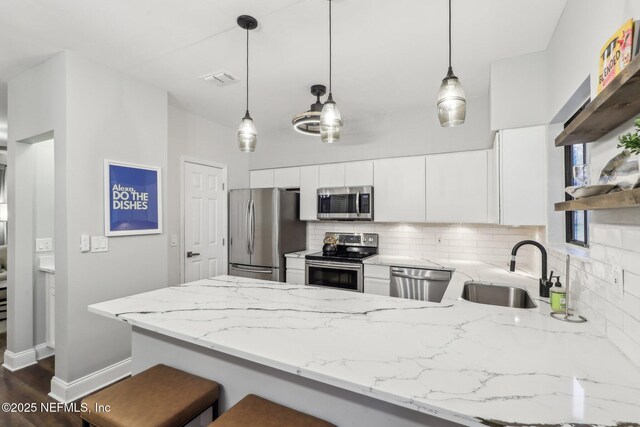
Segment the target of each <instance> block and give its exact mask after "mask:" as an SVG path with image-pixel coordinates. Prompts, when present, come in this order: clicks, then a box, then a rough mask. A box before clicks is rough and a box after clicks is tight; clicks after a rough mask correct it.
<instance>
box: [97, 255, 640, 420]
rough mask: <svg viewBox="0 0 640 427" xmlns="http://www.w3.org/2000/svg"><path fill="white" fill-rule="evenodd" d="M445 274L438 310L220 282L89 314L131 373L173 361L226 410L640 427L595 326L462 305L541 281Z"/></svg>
mask: <svg viewBox="0 0 640 427" xmlns="http://www.w3.org/2000/svg"><path fill="white" fill-rule="evenodd" d="M385 262H386V261H385ZM422 262H424V263H427V262H428V263H430V264H431V265H437V264H438V263H437V262H433V261H430V260H422ZM446 267H447V268H455V272H454V274H453V278H452V281H451V284H450V285H449V288H448V289H447V292H446V294H445V298H444V299H443V301H442V303H439V304H437V303H430V302H422V301H413V300H405V299H399V298H388V297H382V296H377V295H366V294H360V293H353V292H344V291H337V290H330V289H320V288H315V287H310V286H298V285H290V284H284V283H275V282H269V281H262V280H255V279H247V278H239V277H230V276H218V277H215V278H212V279H208V280H200V281H196V282H192V283H187V284H185V285H182V286H176V287H169V288H165V289H159V290H155V291H152V292H147V293H143V294H139V295H133V296H130V297H125V298H120V299H116V300H112V301H107V302H103V303H98V304H93V305H91V306H89V310H90V311H91V312H93V313H96V314H100V315H103V316H106V317H109V318H112V319H117V320H120V321H123V322H126V323H128V324H130V325H132V326H133V339H132V368H133V372H134V373H137V372H140V371H142V370H143V369H146V368H147V367H149V366H152V365H155V364H157V363H168V364H171V365H172V366H175V367H177V368H180V369H184V370H186V371H189V372H192V373H194V374H197V375H201V376H204V377H208V378H212V379H215V380H216V381H218V382H220V384H221V385H222V387H223V392H222V396H221V409H222V410H223V411H224V410H226V409H227V408H229V407H230V406H231V405H233V404H235V403H236V402H237V401H238V400H240V399H241V398H242V397H244V395H245V394H247V393H256V394H259V395H262V396H264V397H266V398H269V399H272V400H274V401H277V402H279V403H283V404H285V405H288V406H290V407H293V408H296V409H299V410H302V411H304V412H307V413H310V414H312V415H316V416H321V417H323V418H324V419H327V420H328V421H330V422H333V423H335V424H337V425H341V426H364V425H366V426H391V425H393V426H396V427H404V426H419V425H452V423H459V424H464V425H487V424H489V425H507V424H508V425H513V424H515V423H518V424H526V425H533V424H537V425H540V424H545V425H563V424H590V425H607V426H614V425H623V424H624V425H638V424H640V371H639V370H638V368H637V367H636V366H635V365H633V364H632V363H631V362H630V361H629V360H628V359H627V358H625V357H624V356H623V355H622V354H621V353H620V351H619V350H618V349H617V348H616V347H614V346H613V344H611V343H610V342H609V341H608V340H607V339H606V338H605V337H604V336H603V335H602V334H601V333H599V332H598V331H597V330H596V329H595V328H594V327H593V326H592V325H590V324H589V323H586V324H566V323H563V322H559V321H556V320H554V319H552V318H551V317H550V316H549V314H548V313H549V307H548V304H547V303H546V302H545V301H543V300H539V299H535V300H536V303H537V305H538V307H537V308H535V309H510V308H504V307H496V306H489V305H481V304H475V303H471V302H468V301H464V300H461V299H459V298H458V297H459V296H460V294H461V289H462V286H463V284H464V282H465V281H468V280H471V279H473V280H482V281H486V282H494V283H510V284H513V285H517V286H519V287H524V288H526V289H528V290H529V293H530V294H531V296H533V297H534V298H535V297H536V296H537V291H536V290H537V281H536V279H535V278H533V277H529V276H527V275H524V274H511V273H508V272H507V271H506V270H505V269H503V268H501V267H498V266H495V265H491V264H487V263H483V262H478V261H458V262H455V261H448V264H446ZM443 268H444V266H443Z"/></svg>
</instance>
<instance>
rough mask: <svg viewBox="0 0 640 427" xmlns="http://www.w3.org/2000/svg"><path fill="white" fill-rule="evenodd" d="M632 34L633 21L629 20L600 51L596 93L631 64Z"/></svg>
mask: <svg viewBox="0 0 640 427" xmlns="http://www.w3.org/2000/svg"><path fill="white" fill-rule="evenodd" d="M633 33H634V32H633V19H629V20H628V21H627V22H625V23H624V24H623V25H622V26H621V27H620V28H618V30H617V31H616V32H615V33H614V34H613V35H612V36H611V37H610V38H609V40H607V43H605V45H604V46H603V48H602V49H601V50H600V71H599V75H598V93H600V91H601V90H602V89H604V88H605V87H607V85H608V84H609V83H610V82H611V80H613V79H614V78H615V77H616V76H617V75H618V74H620V72H621V71H622V70H623V69H624V67H626V66H627V65H628V64H629V62H631V58H632V54H633V35H634V34H633Z"/></svg>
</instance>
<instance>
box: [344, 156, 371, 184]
mask: <svg viewBox="0 0 640 427" xmlns="http://www.w3.org/2000/svg"><path fill="white" fill-rule="evenodd" d="M344 184H345V185H346V186H347V187H361V186H364V185H373V161H363V162H349V163H346V165H345V180H344Z"/></svg>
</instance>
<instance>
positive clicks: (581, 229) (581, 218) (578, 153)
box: [564, 101, 589, 247]
mask: <svg viewBox="0 0 640 427" xmlns="http://www.w3.org/2000/svg"><path fill="white" fill-rule="evenodd" d="M588 103H589V101H587V102H586V103H585V104H584V105H583V106H582V107H581V108H580V109H579V110H578V111H576V113H575V114H574V115H573V116H572V117H571V118H570V119H569V120H568V121H567V122H566V123H565V124H564V127H565V128H566V127H567V125H568V124H569V123H571V121H572V120H573V119H574V118H575V117H576V116H577V115H578V114H579V113H580V112H581V111H582V110H583V109H584V107H586V106H587V104H588ZM588 162H589V161H588V153H587V144H576V145H568V146H566V147H564V184H565V187H569V186H572V185H580V184H581V183H579V182H577V181H576V180H575V179H573V167H574V166H576V165H583V164H585V163H588ZM565 199H566V200H572V199H573V197H571V196H569V195H568V194H566V193H565ZM565 227H566V235H567V243H571V244H574V245H579V246H584V247H587V246H589V213H588V212H587V211H567V212H566V226H565Z"/></svg>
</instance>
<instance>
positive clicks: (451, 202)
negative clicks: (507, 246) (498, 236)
mask: <svg viewBox="0 0 640 427" xmlns="http://www.w3.org/2000/svg"><path fill="white" fill-rule="evenodd" d="M487 159H488V155H487V151H466V152H460V153H449V154H437V155H430V156H427V165H426V167H427V170H426V177H427V222H461V223H462V222H466V223H485V222H487V221H488V212H487V206H488V200H487V196H488V173H487V172H488V170H487V161H488V160H487Z"/></svg>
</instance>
